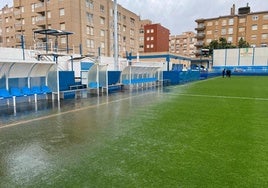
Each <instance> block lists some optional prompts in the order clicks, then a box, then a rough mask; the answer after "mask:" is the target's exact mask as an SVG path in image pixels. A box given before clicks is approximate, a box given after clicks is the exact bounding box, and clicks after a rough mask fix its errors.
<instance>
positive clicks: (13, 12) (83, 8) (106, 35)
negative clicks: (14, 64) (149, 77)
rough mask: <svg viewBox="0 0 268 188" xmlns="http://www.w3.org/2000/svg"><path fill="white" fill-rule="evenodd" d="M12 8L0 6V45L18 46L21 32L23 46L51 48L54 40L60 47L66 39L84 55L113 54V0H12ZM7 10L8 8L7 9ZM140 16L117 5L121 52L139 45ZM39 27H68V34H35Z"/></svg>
mask: <svg viewBox="0 0 268 188" xmlns="http://www.w3.org/2000/svg"><path fill="white" fill-rule="evenodd" d="M13 5H14V6H13V7H12V8H7V7H5V8H3V9H2V12H1V14H0V22H1V23H2V25H1V26H2V27H1V28H2V41H3V42H2V45H3V46H6V47H19V46H21V44H22V43H21V40H20V38H21V37H20V36H22V35H23V36H24V45H25V47H26V48H37V47H42V46H44V43H48V46H49V47H51V49H53V48H54V46H55V45H56V44H57V48H58V49H59V50H61V49H64V48H65V46H66V43H67V42H68V44H69V47H70V49H71V51H72V52H74V53H80V52H82V54H83V55H91V56H97V55H98V52H99V50H98V49H100V52H101V55H104V56H113V54H114V46H113V44H114V42H113V40H114V29H113V25H114V24H113V23H114V16H113V13H114V11H113V10H114V3H113V1H112V0H81V1H74V0H29V1H25V0H14V1H13ZM7 10H9V11H7ZM139 26H140V17H139V16H138V15H136V14H135V13H133V12H131V11H129V10H127V9H125V8H124V7H122V6H121V5H118V51H119V56H124V55H125V52H126V51H133V52H137V51H138V49H139V41H138V40H137V39H138V36H139V29H137V28H139ZM42 29H55V30H61V31H69V32H72V33H73V34H71V35H69V36H68V40H67V37H66V35H58V36H56V37H55V36H48V37H46V36H45V35H40V34H34V31H37V30H42Z"/></svg>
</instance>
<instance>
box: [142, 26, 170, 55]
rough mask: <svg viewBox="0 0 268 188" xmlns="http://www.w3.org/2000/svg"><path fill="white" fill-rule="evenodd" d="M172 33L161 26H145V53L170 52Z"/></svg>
mask: <svg viewBox="0 0 268 188" xmlns="http://www.w3.org/2000/svg"><path fill="white" fill-rule="evenodd" d="M169 35H170V32H169V30H168V29H167V28H165V27H163V26H162V25H161V24H147V25H145V26H144V52H145V53H147V52H168V51H169Z"/></svg>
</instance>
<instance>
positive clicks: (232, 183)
mask: <svg viewBox="0 0 268 188" xmlns="http://www.w3.org/2000/svg"><path fill="white" fill-rule="evenodd" d="M267 82H268V77H232V78H231V79H227V78H225V79H223V78H215V79H211V80H205V81H200V82H195V83H190V84H188V85H181V86H175V87H169V88H165V90H168V92H165V91H163V92H161V93H157V92H153V93H147V94H146V95H142V96H140V97H139V96H135V97H134V96H132V97H130V98H128V99H125V100H121V101H118V102H112V103H108V104H106V105H101V106H98V107H95V108H89V109H84V110H82V111H78V112H74V113H70V114H69V113H68V114H63V115H61V116H55V117H53V118H51V119H46V120H41V121H38V122H32V123H28V124H24V125H18V126H14V127H9V128H5V129H2V130H1V129H0V141H1V142H0V151H1V157H0V159H1V161H0V187H267V186H268V175H267V174H268V157H267V156H268V116H267V114H268V108H267V106H268V85H267ZM48 122H49V123H48ZM51 122H53V123H51Z"/></svg>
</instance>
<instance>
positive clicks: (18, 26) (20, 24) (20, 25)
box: [14, 22, 25, 32]
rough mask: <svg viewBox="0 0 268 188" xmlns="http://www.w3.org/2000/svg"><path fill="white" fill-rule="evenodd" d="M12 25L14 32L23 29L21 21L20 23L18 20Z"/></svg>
mask: <svg viewBox="0 0 268 188" xmlns="http://www.w3.org/2000/svg"><path fill="white" fill-rule="evenodd" d="M14 27H15V31H16V32H21V31H25V27H24V25H23V24H22V23H20V22H17V23H15V24H14Z"/></svg>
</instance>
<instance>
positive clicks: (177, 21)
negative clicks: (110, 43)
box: [0, 0, 268, 34]
mask: <svg viewBox="0 0 268 188" xmlns="http://www.w3.org/2000/svg"><path fill="white" fill-rule="evenodd" d="M12 2H13V0H0V7H1V8H2V7H3V6H4V5H5V4H9V5H12ZM117 3H118V4H120V5H122V6H123V7H125V8H127V9H128V10H131V11H132V12H134V13H136V14H138V15H140V16H141V18H142V19H150V20H152V21H153V23H160V24H161V25H163V26H164V27H166V28H168V29H169V30H170V32H171V34H181V33H182V32H185V31H195V30H194V28H195V27H196V23H195V20H196V19H198V18H214V17H218V16H225V15H229V14H230V9H231V7H232V5H233V4H235V5H236V13H237V10H238V8H239V7H243V6H246V5H247V3H249V6H250V7H251V11H252V12H257V11H268V0H117Z"/></svg>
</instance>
